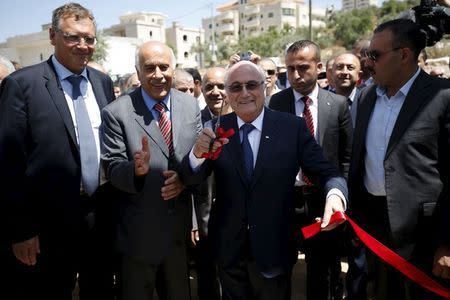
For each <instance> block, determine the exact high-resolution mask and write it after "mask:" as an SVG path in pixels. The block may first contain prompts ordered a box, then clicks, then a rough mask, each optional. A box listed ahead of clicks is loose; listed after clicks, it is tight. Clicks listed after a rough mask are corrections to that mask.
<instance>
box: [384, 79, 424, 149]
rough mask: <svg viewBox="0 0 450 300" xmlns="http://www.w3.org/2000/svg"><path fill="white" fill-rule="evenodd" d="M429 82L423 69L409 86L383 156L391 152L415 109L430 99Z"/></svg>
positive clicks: (411, 119) (415, 113)
mask: <svg viewBox="0 0 450 300" xmlns="http://www.w3.org/2000/svg"><path fill="white" fill-rule="evenodd" d="M430 84H431V81H430V80H429V78H428V77H426V76H425V73H424V71H421V72H420V74H419V76H417V78H416V80H415V81H414V83H413V85H412V86H411V89H410V90H409V92H408V95H406V98H405V102H404V103H403V106H402V108H401V110H400V113H399V115H398V117H397V121H396V122H395V125H394V129H393V130H392V134H391V138H390V139H389V144H388V147H387V150H386V156H385V158H387V157H388V156H389V154H391V152H392V149H393V148H394V147H395V145H396V144H397V143H398V141H399V140H400V138H401V136H402V135H403V133H404V132H405V130H406V128H408V127H409V125H410V124H411V122H412V121H413V118H414V117H415V116H416V115H417V111H418V110H419V109H420V108H421V107H423V106H424V105H425V104H426V103H428V101H429V100H430V99H431V98H430V97H429V95H430V93H431V92H432V91H431V89H428V86H429V85H430Z"/></svg>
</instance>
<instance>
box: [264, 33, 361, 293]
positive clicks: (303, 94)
mask: <svg viewBox="0 0 450 300" xmlns="http://www.w3.org/2000/svg"><path fill="white" fill-rule="evenodd" d="M285 63H286V68H287V76H288V79H289V83H290V85H291V87H290V88H288V89H285V90H283V91H281V92H279V93H277V94H275V95H273V96H272V98H271V99H270V104H269V107H270V108H272V109H275V110H278V111H283V112H288V113H290V114H295V115H297V116H303V117H304V118H305V119H306V120H307V118H308V115H307V114H309V116H310V117H312V121H311V123H312V127H313V129H312V131H313V134H314V137H315V139H316V141H317V143H318V144H319V145H320V146H321V147H322V149H323V154H324V156H325V158H327V159H328V160H329V161H330V162H331V163H332V164H333V165H334V166H335V167H337V168H339V169H340V171H341V174H344V176H346V175H347V172H348V165H349V162H350V154H351V143H352V121H351V117H350V113H349V109H348V104H347V101H346V98H345V97H343V96H339V95H336V94H333V93H331V92H329V91H326V90H324V89H321V88H319V86H318V84H317V77H318V74H319V70H321V69H322V63H321V61H320V49H319V47H318V46H317V45H316V44H315V43H313V42H311V41H308V40H302V41H297V42H295V43H293V44H292V45H291V46H290V47H289V48H288V50H287V52H286V57H285ZM306 98H307V99H308V100H307V101H305V100H306ZM305 175H306V178H305ZM308 181H309V182H308ZM295 190H296V197H297V199H295V201H298V202H299V203H300V204H299V206H302V204H304V205H305V206H304V207H305V210H306V222H308V223H309V222H314V219H315V218H316V217H319V216H321V215H322V214H323V206H324V200H325V197H324V195H325V193H324V191H323V190H321V188H320V186H319V185H318V182H317V181H316V180H314V178H313V176H311V174H308V172H307V171H305V170H302V171H301V173H300V175H299V176H298V177H297V180H296V182H295ZM300 217H301V216H300ZM301 222H302V221H300V223H301ZM303 222H304V221H303ZM301 225H303V224H301ZM342 238H343V237H342V235H340V234H339V232H338V231H332V232H327V233H326V234H322V235H320V236H316V237H313V238H312V239H310V240H308V241H306V242H305V243H304V251H305V259H306V268H307V275H306V276H307V285H306V290H307V298H308V299H310V300H320V299H328V297H329V295H330V296H331V297H335V298H339V297H340V296H341V292H342V289H341V288H340V287H339V281H340V278H339V276H340V255H339V253H338V251H337V250H336V249H338V245H339V244H340V243H341V242H342V241H341V240H342ZM330 249H332V250H330Z"/></svg>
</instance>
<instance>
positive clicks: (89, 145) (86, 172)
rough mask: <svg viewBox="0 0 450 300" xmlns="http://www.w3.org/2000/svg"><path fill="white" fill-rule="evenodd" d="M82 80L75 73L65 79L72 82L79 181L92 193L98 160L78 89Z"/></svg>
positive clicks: (92, 135)
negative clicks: (78, 146)
mask: <svg viewBox="0 0 450 300" xmlns="http://www.w3.org/2000/svg"><path fill="white" fill-rule="evenodd" d="M82 80H83V77H82V76H75V75H72V76H70V77H68V78H67V81H69V82H70V84H72V100H73V107H74V110H75V119H76V121H77V131H78V143H79V144H80V160H81V182H82V184H83V188H84V190H85V191H86V193H88V195H92V194H93V193H94V192H95V190H96V189H97V187H98V184H99V162H98V156H97V145H96V143H95V137H94V132H93V131H92V126H91V120H90V119H89V114H88V111H87V108H86V103H85V100H84V98H83V96H82V95H81V91H80V84H81V81H82Z"/></svg>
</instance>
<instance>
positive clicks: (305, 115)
mask: <svg viewBox="0 0 450 300" xmlns="http://www.w3.org/2000/svg"><path fill="white" fill-rule="evenodd" d="M300 100H302V101H303V103H305V108H304V109H303V118H304V119H305V121H306V126H307V127H308V130H309V132H310V133H311V135H312V137H314V122H313V117H312V114H311V110H310V109H309V106H310V105H311V99H310V98H309V97H308V96H304V97H302V98H300ZM302 180H303V182H305V183H306V185H313V184H312V182H311V180H310V179H309V178H308V177H307V176H306V175H305V173H304V172H302Z"/></svg>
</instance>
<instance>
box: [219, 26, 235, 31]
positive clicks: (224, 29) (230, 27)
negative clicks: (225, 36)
mask: <svg viewBox="0 0 450 300" xmlns="http://www.w3.org/2000/svg"><path fill="white" fill-rule="evenodd" d="M217 31H220V32H234V24H222V25H221V26H220V27H219V28H218V29H217Z"/></svg>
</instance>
